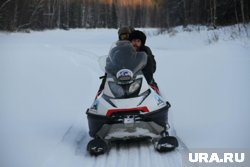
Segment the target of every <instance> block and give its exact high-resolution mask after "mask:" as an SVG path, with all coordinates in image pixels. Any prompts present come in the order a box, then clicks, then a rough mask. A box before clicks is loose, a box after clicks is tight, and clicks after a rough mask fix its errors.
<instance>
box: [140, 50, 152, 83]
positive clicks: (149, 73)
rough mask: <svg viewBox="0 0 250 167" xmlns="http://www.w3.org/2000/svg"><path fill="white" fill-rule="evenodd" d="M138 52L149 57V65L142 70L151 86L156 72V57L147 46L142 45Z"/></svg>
mask: <svg viewBox="0 0 250 167" xmlns="http://www.w3.org/2000/svg"><path fill="white" fill-rule="evenodd" d="M138 51H139V52H145V53H146V54H147V55H148V61H147V64H146V66H145V67H144V68H143V69H142V72H143V74H144V76H145V78H146V80H147V82H148V84H150V83H152V82H153V74H154V73H155V71H156V62H155V58H154V55H153V54H152V51H151V49H150V48H149V47H148V46H146V45H142V46H141V47H140V49H139V50H138Z"/></svg>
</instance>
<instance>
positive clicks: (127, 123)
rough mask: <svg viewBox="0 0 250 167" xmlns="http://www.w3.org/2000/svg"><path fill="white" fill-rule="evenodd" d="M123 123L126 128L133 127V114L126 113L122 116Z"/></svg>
mask: <svg viewBox="0 0 250 167" xmlns="http://www.w3.org/2000/svg"><path fill="white" fill-rule="evenodd" d="M123 123H124V125H125V126H126V127H127V128H132V127H134V123H135V115H126V116H125V117H124V118H123Z"/></svg>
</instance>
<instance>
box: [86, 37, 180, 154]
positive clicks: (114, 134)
mask: <svg viewBox="0 0 250 167" xmlns="http://www.w3.org/2000/svg"><path fill="white" fill-rule="evenodd" d="M146 63H147V55H146V53H144V52H136V51H135V49H134V48H133V46H132V45H131V43H130V42H128V41H118V42H116V44H115V46H113V47H112V48H111V50H110V53H109V56H108V57H107V59H106V66H105V71H106V73H107V78H106V80H105V86H104V89H103V90H102V92H101V93H100V94H99V95H98V96H97V97H96V98H95V100H94V102H93V104H92V106H91V107H90V108H89V109H88V110H87V112H86V114H87V117H88V124H89V135H90V136H91V137H93V139H92V140H91V141H90V142H89V143H88V145H87V150H88V151H89V153H90V154H92V155H99V154H103V153H105V152H107V151H108V150H109V149H110V146H111V142H116V141H121V140H122V141H124V140H125V141H126V140H137V139H143V140H144V139H147V140H149V141H151V142H152V143H153V144H154V147H155V149H156V150H157V151H159V152H167V151H172V150H174V149H175V148H176V147H178V141H177V139H176V137H174V136H169V133H168V129H169V124H168V111H169V108H170V106H171V105H170V103H169V102H166V101H165V100H164V99H163V98H162V97H161V96H160V95H159V94H157V93H156V92H155V91H154V89H152V88H151V87H150V86H149V85H148V83H147V81H146V79H145V77H144V75H143V73H142V69H143V67H144V66H145V65H146Z"/></svg>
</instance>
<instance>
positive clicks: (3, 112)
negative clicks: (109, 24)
mask: <svg viewBox="0 0 250 167" xmlns="http://www.w3.org/2000/svg"><path fill="white" fill-rule="evenodd" d="M145 31H149V32H151V31H152V30H151V29H145ZM154 31H156V30H155V29H154ZM178 31H180V32H179V33H177V34H176V36H173V37H170V36H168V35H167V34H163V35H158V36H149V38H148V40H147V45H148V46H150V47H151V49H152V51H153V53H154V54H155V58H156V61H157V71H156V73H155V75H154V76H155V79H156V82H157V83H158V85H159V87H160V91H161V93H162V95H164V97H166V100H168V101H170V103H171V105H172V107H171V108H170V112H169V120H170V121H171V122H170V125H171V127H172V128H173V129H172V130H171V132H170V134H171V133H172V134H176V136H177V137H179V138H178V139H181V140H182V141H183V142H184V143H185V144H184V143H182V142H181V140H179V144H180V146H179V147H178V148H177V149H176V150H175V151H173V152H170V153H163V154H160V153H158V152H156V151H155V150H154V147H153V145H152V144H150V143H145V142H136V143H125V144H122V143H118V144H115V145H114V146H113V147H112V148H111V150H110V151H109V152H108V153H107V154H104V155H101V156H98V157H93V156H90V155H89V154H88V152H87V151H86V145H87V143H88V141H89V140H90V137H89V135H88V125H87V118H86V114H85V111H86V109H87V108H88V107H90V105H91V104H92V102H93V100H94V96H95V94H96V91H97V89H98V87H99V84H100V82H101V81H100V80H99V79H98V77H99V76H101V75H103V71H102V70H101V69H100V65H99V64H100V63H101V64H103V62H105V57H104V56H103V55H107V54H108V51H109V49H110V46H111V44H112V43H113V42H114V41H116V40H117V30H109V29H93V30H85V29H76V30H71V31H62V30H53V31H45V32H31V33H30V34H25V33H10V34H5V33H0V81H1V82H0V136H1V137H0V148H1V149H0V166H1V167H57V166H60V167H85V166H86V167H117V166H119V167H120V166H121V167H139V166H143V167H154V166H155V167H156V166H157V167H167V166H169V167H182V166H183V167H187V166H188V165H190V164H185V165H183V164H182V158H183V154H185V155H187V152H189V150H188V149H192V148H230V147H233V148H250V145H249V137H250V133H245V132H249V127H250V122H249V110H250V107H249V99H250V89H249V85H250V75H249V71H250V57H249V53H250V42H249V39H248V38H244V39H235V40H224V39H223V38H225V39H228V37H227V36H226V35H224V33H220V32H218V33H220V35H221V36H220V39H219V41H218V42H217V43H214V44H211V45H207V44H206V42H205V41H206V40H207V36H208V35H207V34H209V33H213V32H210V31H205V30H204V31H201V32H195V31H194V32H183V31H182V30H181V29H180V28H179V29H178ZM100 37H102V39H104V40H100ZM242 40H243V43H244V44H242ZM101 66H102V65H101ZM235 118H237V119H235ZM232 122H234V123H233V124H232ZM204 129H206V131H204ZM239 129H240V131H239ZM175 130H176V131H175ZM232 131H234V133H232ZM235 140H237V141H238V142H234V141H235ZM187 148H188V149H187ZM17 150H18V151H17ZM20 152H21V153H22V154H20ZM248 166H249V165H248Z"/></svg>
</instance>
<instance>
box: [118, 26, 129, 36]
mask: <svg viewBox="0 0 250 167" xmlns="http://www.w3.org/2000/svg"><path fill="white" fill-rule="evenodd" d="M130 33H131V31H130V28H129V27H121V28H120V29H119V30H118V35H119V36H120V35H122V34H130Z"/></svg>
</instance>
